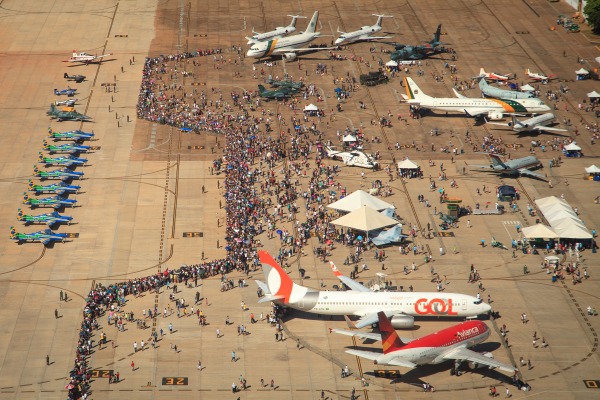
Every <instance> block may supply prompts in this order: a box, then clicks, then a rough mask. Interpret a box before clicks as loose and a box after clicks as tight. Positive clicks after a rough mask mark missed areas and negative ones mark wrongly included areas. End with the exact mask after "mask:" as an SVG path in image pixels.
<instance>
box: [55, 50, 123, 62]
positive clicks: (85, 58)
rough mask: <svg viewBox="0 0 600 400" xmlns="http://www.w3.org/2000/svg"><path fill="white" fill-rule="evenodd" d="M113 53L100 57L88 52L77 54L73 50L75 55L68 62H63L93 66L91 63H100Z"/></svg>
mask: <svg viewBox="0 0 600 400" xmlns="http://www.w3.org/2000/svg"><path fill="white" fill-rule="evenodd" d="M111 55H112V53H108V54H102V55H100V56H98V55H92V54H89V53H86V52H81V53H77V52H76V51H75V50H73V55H72V56H71V58H69V59H68V60H66V61H63V62H77V63H82V64H91V63H99V62H102V61H105V60H104V57H108V56H111Z"/></svg>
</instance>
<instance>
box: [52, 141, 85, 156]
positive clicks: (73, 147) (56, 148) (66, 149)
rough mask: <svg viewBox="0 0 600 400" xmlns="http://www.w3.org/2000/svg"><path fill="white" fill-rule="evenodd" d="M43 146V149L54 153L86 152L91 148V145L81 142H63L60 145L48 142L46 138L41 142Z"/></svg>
mask: <svg viewBox="0 0 600 400" xmlns="http://www.w3.org/2000/svg"><path fill="white" fill-rule="evenodd" d="M42 145H43V146H44V150H46V151H47V152H48V153H50V154H54V153H69V154H78V153H87V152H88V151H90V150H91V149H92V147H91V146H84V145H82V144H76V143H65V144H61V145H53V144H49V143H48V141H47V140H46V139H44V141H43V142H42Z"/></svg>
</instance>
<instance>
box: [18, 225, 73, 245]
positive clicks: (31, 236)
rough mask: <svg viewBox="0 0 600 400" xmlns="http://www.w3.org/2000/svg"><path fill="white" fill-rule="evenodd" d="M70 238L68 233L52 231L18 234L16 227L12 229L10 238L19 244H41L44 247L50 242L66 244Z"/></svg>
mask: <svg viewBox="0 0 600 400" xmlns="http://www.w3.org/2000/svg"><path fill="white" fill-rule="evenodd" d="M68 237H69V235H68V234H66V233H55V232H52V231H51V230H50V229H45V230H43V231H39V232H33V233H18V232H17V230H16V229H15V227H14V226H11V227H10V238H11V239H12V240H15V241H17V242H18V243H23V242H40V243H43V244H44V245H46V244H48V243H50V242H64V241H65V240H67V238H68Z"/></svg>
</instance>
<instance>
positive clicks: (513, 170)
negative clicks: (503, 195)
mask: <svg viewBox="0 0 600 400" xmlns="http://www.w3.org/2000/svg"><path fill="white" fill-rule="evenodd" d="M490 157H491V159H492V164H491V165H469V168H471V169H472V168H476V169H486V170H488V171H489V172H495V173H497V174H501V175H508V176H519V175H521V176H528V177H531V178H537V179H542V180H546V179H547V177H546V175H542V174H538V173H537V172H533V171H531V168H536V167H540V166H541V165H542V163H541V162H540V160H538V159H537V158H536V157H534V156H527V157H523V158H515V159H514V160H508V161H502V159H500V156H498V155H497V154H490Z"/></svg>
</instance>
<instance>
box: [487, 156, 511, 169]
mask: <svg viewBox="0 0 600 400" xmlns="http://www.w3.org/2000/svg"><path fill="white" fill-rule="evenodd" d="M490 158H491V159H492V165H493V166H500V167H502V168H504V169H508V167H507V166H506V164H504V162H503V161H502V159H501V158H500V156H499V155H497V154H490Z"/></svg>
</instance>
